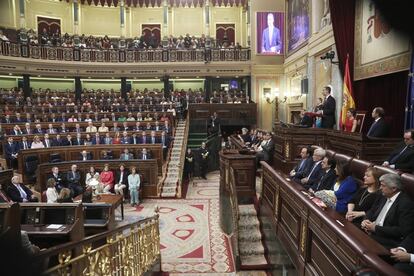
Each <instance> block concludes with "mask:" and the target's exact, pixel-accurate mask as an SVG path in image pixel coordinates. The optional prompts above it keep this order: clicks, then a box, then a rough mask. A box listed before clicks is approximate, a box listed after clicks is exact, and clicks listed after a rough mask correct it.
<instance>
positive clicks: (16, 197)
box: [6, 176, 38, 202]
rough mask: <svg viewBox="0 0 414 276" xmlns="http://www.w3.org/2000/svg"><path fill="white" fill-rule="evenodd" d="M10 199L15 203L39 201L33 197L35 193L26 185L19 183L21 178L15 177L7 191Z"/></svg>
mask: <svg viewBox="0 0 414 276" xmlns="http://www.w3.org/2000/svg"><path fill="white" fill-rule="evenodd" d="M6 193H7V195H8V197H9V198H10V199H11V200H12V201H14V202H36V201H38V199H37V198H36V197H35V196H34V195H33V192H32V191H31V190H30V189H29V188H27V187H26V186H25V185H23V184H21V183H19V177H18V176H13V177H12V179H11V184H10V185H9V186H8V187H7V191H6Z"/></svg>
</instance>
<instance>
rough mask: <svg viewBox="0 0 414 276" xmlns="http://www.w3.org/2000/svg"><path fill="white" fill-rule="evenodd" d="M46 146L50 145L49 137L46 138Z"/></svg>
mask: <svg viewBox="0 0 414 276" xmlns="http://www.w3.org/2000/svg"><path fill="white" fill-rule="evenodd" d="M45 142H46V147H47V148H48V147H49V139H46V141H45Z"/></svg>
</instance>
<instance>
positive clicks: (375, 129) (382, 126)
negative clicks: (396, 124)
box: [367, 118, 388, 137]
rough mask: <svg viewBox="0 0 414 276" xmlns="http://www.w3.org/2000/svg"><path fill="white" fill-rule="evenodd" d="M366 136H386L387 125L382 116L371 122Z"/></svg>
mask: <svg viewBox="0 0 414 276" xmlns="http://www.w3.org/2000/svg"><path fill="white" fill-rule="evenodd" d="M367 136H369V137H387V136H388V126H387V123H386V122H385V120H384V118H380V119H379V120H378V121H377V122H375V121H374V122H373V123H372V125H371V127H370V128H369V130H368V133H367Z"/></svg>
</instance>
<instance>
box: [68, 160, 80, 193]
mask: <svg viewBox="0 0 414 276" xmlns="http://www.w3.org/2000/svg"><path fill="white" fill-rule="evenodd" d="M66 180H67V184H68V188H69V189H70V190H71V191H72V196H73V197H76V196H78V195H80V194H81V193H83V188H82V186H81V184H80V173H79V172H78V166H77V165H75V164H73V165H72V166H71V169H70V171H69V172H67V175H66Z"/></svg>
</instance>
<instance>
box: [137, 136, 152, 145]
mask: <svg viewBox="0 0 414 276" xmlns="http://www.w3.org/2000/svg"><path fill="white" fill-rule="evenodd" d="M144 139H145V144H149V143H150V142H151V140H150V137H148V136H142V137H141V139H140V142H139V143H140V144H144Z"/></svg>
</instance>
